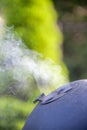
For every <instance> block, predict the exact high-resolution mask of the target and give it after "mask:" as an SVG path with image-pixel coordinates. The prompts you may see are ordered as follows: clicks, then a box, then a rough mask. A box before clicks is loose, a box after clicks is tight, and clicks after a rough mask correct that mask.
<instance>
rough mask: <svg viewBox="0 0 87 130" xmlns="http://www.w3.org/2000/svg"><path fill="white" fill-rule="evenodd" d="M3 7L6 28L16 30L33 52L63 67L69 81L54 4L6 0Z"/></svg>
mask: <svg viewBox="0 0 87 130" xmlns="http://www.w3.org/2000/svg"><path fill="white" fill-rule="evenodd" d="M1 3H2V4H1V5H2V6H1V7H2V8H1V12H2V14H3V15H4V18H5V19H6V24H7V25H8V26H12V25H13V26H14V29H15V31H16V32H17V33H18V35H19V36H21V37H22V40H23V41H24V43H25V44H26V45H27V46H28V47H29V48H31V49H34V50H36V51H38V52H40V53H42V54H43V56H44V58H47V57H48V58H51V59H52V60H54V61H55V62H56V63H58V64H60V65H61V66H62V68H63V71H64V73H66V77H67V69H66V67H65V65H64V64H63V62H62V58H63V56H62V50H61V44H62V42H63V37H62V34H61V32H60V30H59V27H58V25H57V14H56V11H55V10H54V8H53V3H52V2H51V0H44V1H41V0H37V1H36V0H13V1H12V2H10V0H7V1H3V0H2V2H1Z"/></svg>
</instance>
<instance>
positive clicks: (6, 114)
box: [0, 96, 35, 130]
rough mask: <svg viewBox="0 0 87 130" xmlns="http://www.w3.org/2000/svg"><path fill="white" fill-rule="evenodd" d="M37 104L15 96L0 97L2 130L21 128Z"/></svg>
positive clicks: (0, 128)
mask: <svg viewBox="0 0 87 130" xmlns="http://www.w3.org/2000/svg"><path fill="white" fill-rule="evenodd" d="M34 107H35V105H34V104H33V103H32V102H30V101H27V102H24V101H21V100H18V99H17V98H15V97H14V98H13V97H7V96H6V97H5V96H4V97H0V130H21V129H22V127H23V125H24V122H25V120H26V119H27V117H28V115H29V114H30V113H31V111H32V110H33V108H34Z"/></svg>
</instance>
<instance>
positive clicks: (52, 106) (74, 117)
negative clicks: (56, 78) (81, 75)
mask: <svg viewBox="0 0 87 130" xmlns="http://www.w3.org/2000/svg"><path fill="white" fill-rule="evenodd" d="M37 101H39V104H38V105H37V106H36V108H35V109H34V110H33V112H32V113H31V114H30V116H29V117H28V119H27V121H26V123H25V125H24V128H23V130H87V80H78V81H74V82H71V83H69V84H67V85H64V86H63V87H60V88H59V89H57V90H55V91H54V92H52V93H51V94H49V95H48V96H45V95H44V94H42V95H41V96H39V97H38V98H37V99H36V100H35V101H34V102H37Z"/></svg>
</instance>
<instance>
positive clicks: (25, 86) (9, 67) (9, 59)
mask: <svg viewBox="0 0 87 130" xmlns="http://www.w3.org/2000/svg"><path fill="white" fill-rule="evenodd" d="M3 30H4V31H3V32H4V33H3V35H1V36H2V38H0V94H3V93H8V94H9V93H12V94H14V95H16V94H19V95H21V94H22V95H26V94H28V93H29V92H31V90H32V89H33V88H34V86H37V87H38V88H39V89H40V91H41V92H42V91H49V90H50V88H51V87H55V88H57V87H58V86H61V85H63V84H64V83H66V82H67V80H66V79H67V78H66V77H65V75H62V74H61V73H62V68H61V66H60V65H55V64H54V63H53V61H51V60H50V59H45V60H43V56H42V55H41V54H39V53H37V52H36V51H34V50H30V49H27V47H26V46H25V45H24V44H23V42H22V40H21V39H19V38H17V37H16V36H15V35H14V32H13V29H12V28H7V27H5V28H3Z"/></svg>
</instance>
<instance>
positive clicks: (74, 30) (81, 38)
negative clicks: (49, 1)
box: [53, 0, 87, 81]
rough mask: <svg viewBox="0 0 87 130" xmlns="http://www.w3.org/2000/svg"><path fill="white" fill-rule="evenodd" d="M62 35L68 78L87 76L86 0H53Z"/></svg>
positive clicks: (75, 78) (74, 78)
mask: <svg viewBox="0 0 87 130" xmlns="http://www.w3.org/2000/svg"><path fill="white" fill-rule="evenodd" d="M53 2H54V5H55V8H56V10H57V12H58V13H59V21H60V25H61V26H62V31H63V35H64V44H63V50H64V61H65V63H66V64H67V66H68V68H69V72H70V80H71V81H72V80H77V79H81V78H87V69H86V66H87V1H86V0H79V1H78V0H71V1H69V0H67V1H64V0H61V1H57V0H54V1H53Z"/></svg>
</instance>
